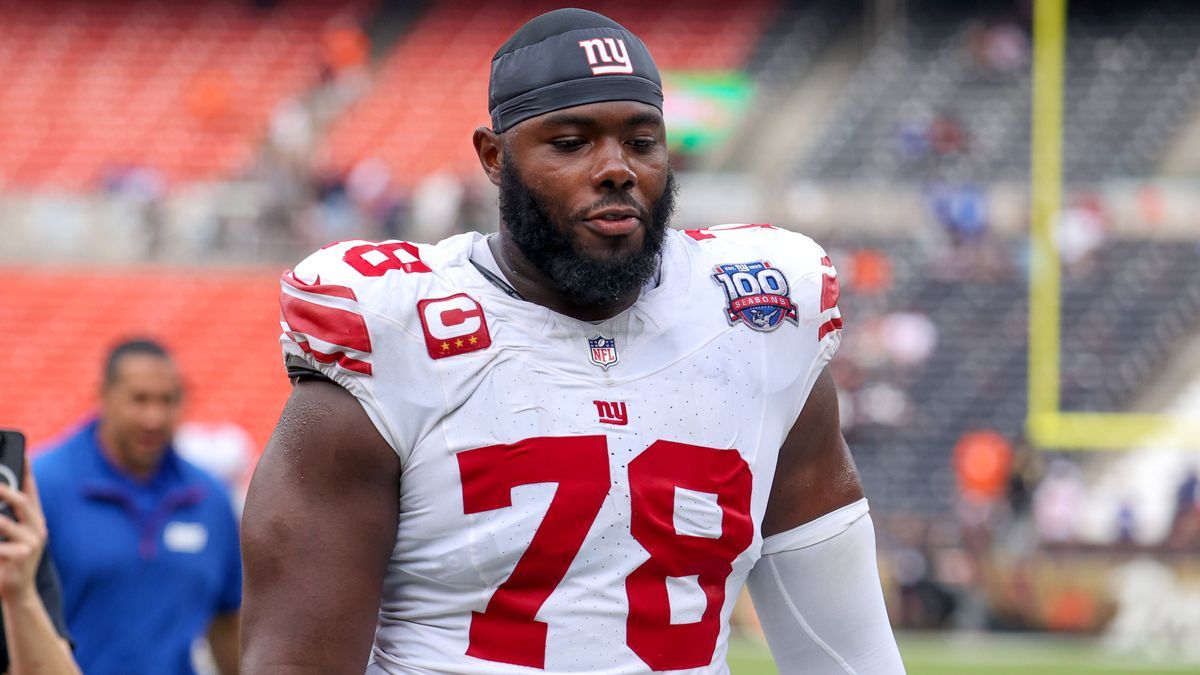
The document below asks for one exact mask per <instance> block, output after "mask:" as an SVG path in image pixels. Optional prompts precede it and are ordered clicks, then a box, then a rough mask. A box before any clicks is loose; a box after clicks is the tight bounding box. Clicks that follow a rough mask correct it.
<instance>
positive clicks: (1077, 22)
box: [797, 0, 1200, 181]
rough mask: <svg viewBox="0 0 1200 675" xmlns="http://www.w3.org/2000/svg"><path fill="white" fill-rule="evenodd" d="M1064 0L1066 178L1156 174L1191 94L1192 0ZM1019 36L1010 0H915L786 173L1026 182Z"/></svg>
mask: <svg viewBox="0 0 1200 675" xmlns="http://www.w3.org/2000/svg"><path fill="white" fill-rule="evenodd" d="M981 6H983V7H991V11H990V13H989V12H982V11H981ZM1070 7H1071V16H1070V22H1069V31H1068V32H1069V34H1068V42H1067V45H1068V46H1067V54H1066V57H1067V64H1066V65H1067V82H1066V90H1065V92H1064V98H1065V103H1066V109H1065V119H1066V120H1067V123H1066V125H1065V129H1064V138H1063V144H1064V153H1065V155H1064V169H1065V175H1066V177H1067V179H1068V180H1095V179H1100V178H1110V177H1128V176H1140V175H1147V174H1149V173H1153V171H1154V169H1155V168H1156V165H1157V162H1158V161H1159V160H1160V159H1161V157H1162V154H1163V151H1164V149H1165V148H1166V147H1167V144H1168V143H1169V142H1170V141H1171V140H1172V139H1173V138H1174V134H1175V133H1176V132H1177V131H1178V130H1179V128H1180V126H1181V125H1182V124H1183V123H1184V122H1185V121H1186V120H1187V119H1188V115H1190V114H1191V113H1192V111H1193V110H1194V109H1195V106H1196V104H1197V102H1200V42H1198V41H1197V40H1196V39H1195V26H1196V24H1197V21H1200V7H1198V6H1197V5H1195V4H1194V3H1180V2H1168V1H1165V0H1155V1H1152V2H1139V3H1105V2H1097V3H1071V5H1070ZM1027 32H1028V31H1027V26H1026V19H1025V18H1024V17H1021V16H1019V15H1018V13H1017V10H1016V9H1015V8H1014V6H1013V4H1012V3H952V4H945V3H912V4H911V6H910V15H909V17H908V20H906V21H900V22H897V24H896V25H894V26H893V27H892V29H891V31H890V32H889V33H888V34H887V36H886V37H885V38H884V39H883V40H881V41H880V42H879V43H878V44H877V45H876V46H875V47H874V49H873V51H872V53H871V54H870V55H869V56H868V57H867V59H866V60H865V61H864V63H863V65H862V66H861V67H860V68H859V70H858V72H857V73H856V74H855V76H854V78H853V80H852V81H851V82H850V84H849V86H848V87H847V90H846V92H845V94H844V95H843V97H842V98H841V100H840V101H839V102H838V104H837V106H838V108H837V112H836V113H835V114H833V115H831V116H830V120H832V121H831V123H830V126H829V128H827V129H825V130H824V131H822V132H820V133H819V134H818V136H817V137H818V138H821V139H822V142H821V143H819V144H818V145H817V147H816V149H815V150H814V151H813V152H812V153H811V154H810V155H809V156H807V157H805V158H803V159H801V160H799V163H798V165H797V171H798V172H799V174H800V175H801V176H803V177H806V178H813V179H820V180H839V179H888V180H898V179H905V180H908V179H922V180H961V181H979V180H1005V179H1007V180H1014V179H1024V178H1025V177H1026V176H1028V163H1029V122H1028V120H1029V114H1030V99H1029V92H1030V89H1031V86H1030V73H1029V68H1028V50H1029V39H1028V35H1027Z"/></svg>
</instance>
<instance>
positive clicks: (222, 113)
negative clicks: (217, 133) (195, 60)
mask: <svg viewBox="0 0 1200 675" xmlns="http://www.w3.org/2000/svg"><path fill="white" fill-rule="evenodd" d="M233 89H234V81H233V76H232V75H230V74H229V73H228V72H227V71H224V70H219V69H209V70H205V71H203V72H201V73H200V74H199V75H197V76H196V78H195V79H194V80H192V82H191V84H189V85H188V88H187V90H186V91H185V94H184V96H185V98H186V103H187V109H188V112H190V113H191V114H192V117H194V118H196V119H197V120H198V121H199V122H200V123H201V124H202V125H204V126H208V127H212V126H216V125H218V124H221V123H223V122H224V121H226V120H227V119H228V118H229V116H230V115H231V114H232V113H233V111H234V101H233V98H234V96H233Z"/></svg>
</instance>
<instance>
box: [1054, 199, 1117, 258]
mask: <svg viewBox="0 0 1200 675" xmlns="http://www.w3.org/2000/svg"><path fill="white" fill-rule="evenodd" d="M1107 230H1108V224H1107V222H1106V217H1105V215H1104V210H1103V207H1102V206H1101V203H1100V199H1099V197H1097V196H1096V195H1094V194H1092V195H1084V196H1082V197H1080V198H1079V199H1077V200H1076V203H1075V204H1074V205H1073V206H1071V208H1069V209H1067V210H1065V211H1063V213H1062V215H1061V216H1060V217H1059V222H1058V229H1057V239H1058V252H1059V257H1060V258H1061V259H1062V262H1063V265H1064V266H1065V267H1066V269H1067V272H1068V273H1075V274H1086V273H1087V272H1088V270H1090V268H1091V266H1092V263H1093V259H1094V257H1095V255H1096V252H1097V251H1098V250H1099V249H1100V247H1101V246H1103V245H1104V241H1105V239H1106V238H1107Z"/></svg>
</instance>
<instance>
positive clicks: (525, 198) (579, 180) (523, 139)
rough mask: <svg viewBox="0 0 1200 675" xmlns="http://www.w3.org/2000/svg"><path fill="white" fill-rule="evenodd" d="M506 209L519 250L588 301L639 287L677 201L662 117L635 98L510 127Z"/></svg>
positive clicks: (653, 264) (503, 186)
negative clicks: (634, 99)
mask: <svg viewBox="0 0 1200 675" xmlns="http://www.w3.org/2000/svg"><path fill="white" fill-rule="evenodd" d="M504 147H505V161H504V163H503V166H502V173H501V180H500V212H501V216H502V218H503V220H504V223H505V226H506V228H507V230H508V233H509V235H510V236H511V237H512V239H513V241H514V242H515V243H516V244H517V246H518V247H519V248H520V250H521V252H522V254H524V256H525V257H526V258H528V259H529V260H530V262H532V263H533V264H534V265H535V266H537V267H538V268H539V269H540V270H541V271H542V272H543V273H545V274H546V275H547V276H548V277H549V278H550V279H551V280H553V281H554V282H555V283H557V284H558V285H559V286H560V288H561V289H562V290H564V291H565V292H566V293H567V294H568V295H569V296H570V297H571V298H572V299H573V300H575V301H576V302H579V303H581V304H599V303H602V302H607V301H611V300H613V299H614V298H615V297H617V296H620V295H622V294H624V293H626V292H629V291H631V290H636V289H638V288H640V287H641V286H642V285H643V284H645V282H646V281H647V280H648V279H649V278H650V277H651V276H652V275H653V274H654V272H655V271H656V270H657V267H658V253H659V251H660V250H661V248H662V242H663V236H664V233H665V231H666V227H667V224H668V222H669V221H670V217H671V211H672V210H673V207H674V199H673V197H674V178H673V176H672V174H671V172H670V168H669V165H668V159H667V149H666V131H665V128H664V126H663V120H662V115H661V114H660V113H659V112H658V110H657V109H655V108H654V107H652V106H648V105H645V104H643V103H635V102H630V101H616V102H606V103H594V104H589V105H584V106H578V107H575V108H568V109H566V110H560V111H556V112H552V113H547V114H545V115H542V116H539V117H536V118H533V119H530V120H527V121H526V122H523V123H521V124H520V125H518V126H517V127H516V128H514V129H513V130H511V131H510V132H509V133H506V134H505V139H504Z"/></svg>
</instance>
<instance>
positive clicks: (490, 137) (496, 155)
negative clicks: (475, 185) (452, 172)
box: [471, 127, 504, 186]
mask: <svg viewBox="0 0 1200 675" xmlns="http://www.w3.org/2000/svg"><path fill="white" fill-rule="evenodd" d="M471 140H472V142H474V143H475V154H477V155H479V165H480V166H482V167H483V172H484V173H486V174H487V177H488V180H490V181H492V185H497V186H498V185H500V167H501V166H502V165H503V163H504V141H503V139H501V138H500V134H498V133H496V132H494V131H492V130H491V129H489V128H487V127H479V128H478V129H476V130H475V133H474V134H473V135H472V137H471Z"/></svg>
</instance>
